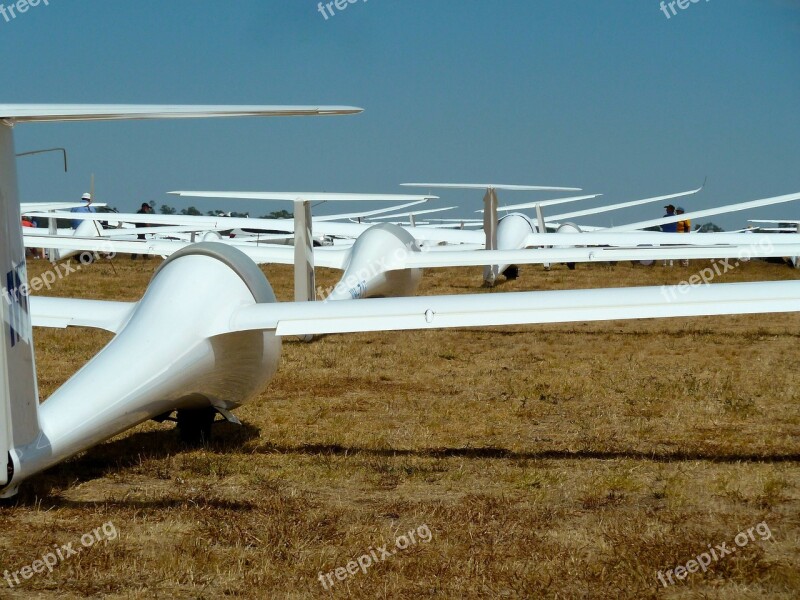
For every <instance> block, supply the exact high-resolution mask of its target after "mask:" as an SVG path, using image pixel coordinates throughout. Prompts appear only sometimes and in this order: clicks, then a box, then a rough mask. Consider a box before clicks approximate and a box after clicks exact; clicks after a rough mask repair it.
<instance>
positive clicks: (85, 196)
mask: <svg viewBox="0 0 800 600" xmlns="http://www.w3.org/2000/svg"><path fill="white" fill-rule="evenodd" d="M91 199H92V195H91V194H90V193H88V192H87V193H85V194H84V195H83V196H81V200H91Z"/></svg>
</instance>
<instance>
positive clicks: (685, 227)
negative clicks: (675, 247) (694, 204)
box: [675, 206, 692, 267]
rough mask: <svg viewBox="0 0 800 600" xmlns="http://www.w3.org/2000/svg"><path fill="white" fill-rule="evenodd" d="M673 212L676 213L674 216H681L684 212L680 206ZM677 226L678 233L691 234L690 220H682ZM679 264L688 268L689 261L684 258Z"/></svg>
mask: <svg viewBox="0 0 800 600" xmlns="http://www.w3.org/2000/svg"><path fill="white" fill-rule="evenodd" d="M675 212H676V214H678V215H682V214H683V213H684V210H683V208H682V207H680V206H679V207H678V208H677V209H676V211H675ZM677 225H678V233H692V222H691V220H689V219H684V220H683V221H678V223H677ZM681 264H682V265H683V266H684V267H688V266H689V260H688V259H686V258H684V259H683V260H682V261H681Z"/></svg>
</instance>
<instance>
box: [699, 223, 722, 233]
mask: <svg viewBox="0 0 800 600" xmlns="http://www.w3.org/2000/svg"><path fill="white" fill-rule="evenodd" d="M694 228H695V229H696V230H697V231H699V232H700V233H720V232H722V231H725V230H724V229H723V228H722V227H720V226H718V225H715V224H714V223H704V224H703V225H695V227H694Z"/></svg>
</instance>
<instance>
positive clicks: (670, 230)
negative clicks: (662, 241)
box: [661, 204, 678, 233]
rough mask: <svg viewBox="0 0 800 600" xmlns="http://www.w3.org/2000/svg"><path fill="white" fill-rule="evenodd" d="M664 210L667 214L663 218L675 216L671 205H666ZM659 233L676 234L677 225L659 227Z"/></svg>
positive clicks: (669, 224) (667, 224) (668, 224)
mask: <svg viewBox="0 0 800 600" xmlns="http://www.w3.org/2000/svg"><path fill="white" fill-rule="evenodd" d="M664 208H666V209H667V214H665V215H664V217H674V216H675V207H674V206H673V205H672V204H667V205H666V206H665V207H664ZM661 231H662V232H663V233H678V223H677V221H676V222H675V223H666V224H665V225H662V226H661Z"/></svg>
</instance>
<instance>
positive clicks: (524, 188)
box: [400, 183, 581, 192]
mask: <svg viewBox="0 0 800 600" xmlns="http://www.w3.org/2000/svg"><path fill="white" fill-rule="evenodd" d="M400 185H402V186H405V187H417V188H431V189H434V188H435V189H442V190H506V191H509V192H580V191H581V188H573V187H552V186H546V185H508V184H505V183H401V184H400Z"/></svg>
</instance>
